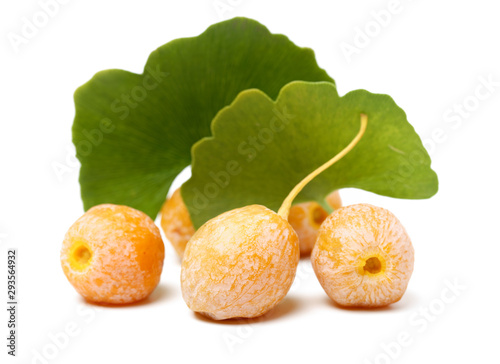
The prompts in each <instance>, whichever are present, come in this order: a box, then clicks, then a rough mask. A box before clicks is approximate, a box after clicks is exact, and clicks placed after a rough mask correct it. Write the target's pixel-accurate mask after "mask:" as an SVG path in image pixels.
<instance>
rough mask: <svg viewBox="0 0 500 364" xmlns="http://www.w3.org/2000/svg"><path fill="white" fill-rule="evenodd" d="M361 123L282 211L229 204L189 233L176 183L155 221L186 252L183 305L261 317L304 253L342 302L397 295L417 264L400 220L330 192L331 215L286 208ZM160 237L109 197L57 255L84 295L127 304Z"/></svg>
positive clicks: (157, 255) (157, 254) (151, 268)
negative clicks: (347, 202)
mask: <svg viewBox="0 0 500 364" xmlns="http://www.w3.org/2000/svg"><path fill="white" fill-rule="evenodd" d="M366 126H367V117H366V115H363V114H362V115H361V129H360V131H359V133H358V134H357V135H356V137H355V138H354V139H353V140H352V141H351V143H350V144H349V145H348V146H346V147H345V148H344V149H343V150H342V151H341V152H340V153H339V154H337V155H336V156H335V157H334V158H332V159H331V160H329V161H328V162H326V163H325V164H323V165H322V166H320V167H319V168H318V169H316V170H315V171H313V172H312V173H310V174H309V175H308V176H306V177H305V178H304V179H303V180H302V181H301V182H300V183H299V184H297V185H296V186H295V188H293V189H292V191H290V193H289V195H288V196H287V197H286V199H285V200H284V201H283V204H282V205H281V207H280V209H279V210H278V212H274V211H272V210H270V209H268V208H266V207H264V206H261V205H250V206H245V207H241V208H237V209H234V210H230V211H227V212H225V213H223V214H221V215H219V216H217V217H215V218H213V219H211V220H209V221H207V222H206V223H205V224H203V225H202V226H201V227H200V228H199V229H198V230H197V231H195V229H194V227H193V224H192V222H191V219H190V216H189V212H188V210H187V208H186V206H185V204H184V202H183V200H182V197H181V194H180V191H179V190H177V191H175V192H174V194H173V195H172V197H171V198H170V199H169V200H168V201H167V202H166V203H165V205H164V207H163V209H162V220H161V225H162V228H163V230H164V231H165V234H166V235H167V237H168V238H169V240H171V243H172V245H173V246H174V248H175V250H176V252H177V254H178V255H179V256H180V257H181V258H182V266H181V290H182V296H183V298H184V300H185V302H186V304H187V306H188V307H189V308H190V309H191V310H193V311H195V312H197V313H200V314H203V315H206V316H208V317H210V318H212V319H215V320H224V319H230V318H239V317H246V318H251V317H257V316H261V315H263V314H265V313H266V312H268V311H269V310H271V309H272V308H274V307H275V306H276V305H277V304H278V303H279V302H281V301H282V300H283V298H284V297H285V296H286V294H287V292H288V291H289V289H290V287H291V285H292V283H293V281H294V277H295V274H296V270H297V266H298V263H299V258H300V255H301V254H302V255H304V254H308V253H310V251H311V250H312V255H311V262H312V265H313V268H314V271H315V273H316V276H317V277H318V280H319V281H320V283H321V285H322V287H323V288H324V290H325V291H326V293H327V294H328V296H329V297H330V298H331V299H332V300H333V301H334V302H336V303H337V304H339V305H342V306H361V307H380V306H385V305H388V304H391V303H394V302H397V301H398V300H399V299H400V298H401V297H402V295H403V293H404V292H405V290H406V287H407V285H408V281H409V279H410V276H411V273H412V271H413V259H414V258H413V247H412V244H411V241H410V238H409V237H408V234H407V233H406V230H405V229H404V227H403V226H402V225H401V223H400V222H399V220H398V219H397V218H396V217H395V216H394V215H393V214H392V213H390V212H389V211H387V210H385V209H383V208H380V207H375V206H371V205H367V204H359V205H351V206H347V207H341V201H340V197H339V195H338V192H334V193H332V194H331V195H330V196H328V199H327V201H328V204H329V205H330V206H331V207H332V208H333V209H334V212H333V213H332V214H330V215H328V213H327V212H326V211H325V210H324V209H323V208H322V207H321V206H320V205H319V204H317V203H315V202H310V203H304V204H297V205H295V206H292V202H293V200H294V199H295V197H296V196H297V195H298V194H299V193H300V191H301V190H302V189H303V188H304V186H305V185H306V184H307V183H309V182H310V181H311V180H312V179H313V178H315V177H316V176H317V175H318V174H320V173H321V172H322V171H324V170H325V169H327V168H328V167H330V166H331V165H333V164H334V163H336V162H337V161H338V160H340V159H341V158H342V157H343V156H345V155H346V154H347V153H348V152H349V151H350V150H351V149H353V148H354V147H355V145H356V144H357V143H358V142H359V140H360V139H361V137H362V136H363V134H364V132H365V130H366ZM164 255H165V254H164V245H163V241H162V238H161V236H160V233H159V230H158V228H157V227H156V226H155V225H154V222H153V221H152V220H151V219H150V218H149V217H148V216H147V215H145V214H144V213H142V212H140V211H137V210H135V209H133V208H130V207H127V206H117V205H112V204H105V205H99V206H96V207H93V208H91V209H90V210H89V211H87V212H86V213H85V214H84V215H83V216H82V217H81V218H80V219H78V220H77V221H76V222H75V223H74V224H73V226H72V227H71V228H70V229H69V231H68V232H67V234H66V236H65V239H64V242H63V248H62V251H61V263H62V267H63V270H64V273H65V274H66V276H67V278H68V280H69V281H70V282H71V284H72V285H73V286H74V287H75V289H76V290H77V291H78V292H79V293H80V294H81V295H82V296H83V297H85V298H86V299H87V300H89V301H93V302H98V303H109V304H125V303H131V302H135V301H138V300H141V299H144V298H146V297H147V296H148V295H150V294H151V292H152V291H153V290H154V289H155V287H156V286H157V285H158V283H159V280H160V275H161V272H162V268H163V260H164Z"/></svg>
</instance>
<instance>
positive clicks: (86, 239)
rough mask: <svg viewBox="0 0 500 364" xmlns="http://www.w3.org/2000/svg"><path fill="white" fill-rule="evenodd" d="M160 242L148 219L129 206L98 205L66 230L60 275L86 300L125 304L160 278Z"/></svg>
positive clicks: (146, 293) (143, 294) (162, 249)
mask: <svg viewBox="0 0 500 364" xmlns="http://www.w3.org/2000/svg"><path fill="white" fill-rule="evenodd" d="M164 257H165V247H164V245H163V241H162V238H161V235H160V231H159V230H158V228H157V227H156V225H155V224H154V222H153V220H151V218H149V217H148V216H147V215H146V214H144V213H143V212H141V211H138V210H135V209H133V208H131V207H128V206H119V205H112V204H103V205H98V206H95V207H93V208H91V209H90V210H88V211H87V212H86V213H85V214H84V215H83V216H82V217H80V218H79V219H78V220H77V221H76V222H75V223H74V224H73V225H72V226H71V227H70V229H69V230H68V232H67V233H66V236H65V238H64V242H63V246H62V250H61V265H62V268H63V271H64V274H65V275H66V277H67V278H68V280H69V281H70V283H71V284H72V285H73V287H74V288H75V289H76V291H77V292H78V293H80V294H81V295H82V296H83V297H84V298H85V299H87V300H88V301H92V302H96V303H106V304H126V303H132V302H136V301H139V300H142V299H144V298H146V297H147V296H149V294H150V293H151V292H153V290H154V289H155V288H156V286H157V285H158V283H159V281H160V275H161V272H162V269H163V259H164Z"/></svg>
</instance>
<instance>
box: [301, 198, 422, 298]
mask: <svg viewBox="0 0 500 364" xmlns="http://www.w3.org/2000/svg"><path fill="white" fill-rule="evenodd" d="M311 262H312V266H313V268H314V272H315V273H316V276H317V277H318V280H319V282H320V283H321V286H322V287H323V289H324V290H325V291H326V293H327V295H328V296H329V297H330V298H331V299H332V300H333V301H334V302H336V303H337V304H339V305H341V306H354V307H381V306H386V305H389V304H391V303H394V302H397V301H399V300H400V299H401V297H402V296H403V294H404V293H405V291H406V288H407V286H408V282H409V280H410V277H411V274H412V272H413V262H414V250H413V246H412V243H411V240H410V237H409V236H408V233H407V232H406V230H405V228H404V227H403V225H402V224H401V222H400V221H399V220H398V219H397V218H396V216H394V215H393V214H392V213H391V212H389V211H388V210H386V209H384V208H381V207H376V206H371V205H368V204H357V205H351V206H346V207H342V208H340V209H338V210H336V211H334V212H333V213H332V214H331V215H330V216H328V218H326V220H325V221H324V222H323V224H322V225H321V228H320V230H319V234H318V240H317V242H316V245H315V246H314V249H313V252H312V255H311Z"/></svg>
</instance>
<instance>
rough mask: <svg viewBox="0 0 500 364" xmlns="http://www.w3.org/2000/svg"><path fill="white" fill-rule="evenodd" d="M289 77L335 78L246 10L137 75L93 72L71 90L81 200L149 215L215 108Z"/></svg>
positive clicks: (155, 56)
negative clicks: (108, 204) (248, 16)
mask: <svg viewBox="0 0 500 364" xmlns="http://www.w3.org/2000/svg"><path fill="white" fill-rule="evenodd" d="M294 80H304V81H328V82H333V80H332V79H331V78H330V77H329V76H328V75H327V74H326V72H325V71H324V70H322V69H320V68H319V67H318V65H317V63H316V61H315V58H314V53H313V52H312V50H310V49H307V48H299V47H297V46H296V45H294V44H293V43H292V42H291V41H290V40H289V39H288V38H287V37H285V36H283V35H275V34H271V33H270V32H269V31H268V30H267V29H266V28H265V27H264V26H263V25H261V24H259V23H258V22H256V21H254V20H250V19H245V18H235V19H232V20H228V21H225V22H222V23H218V24H215V25H213V26H211V27H209V28H208V29H207V30H206V31H205V32H204V33H203V34H201V35H199V36H197V37H193V38H185V39H177V40H174V41H172V42H170V43H167V44H165V45H164V46H162V47H160V48H158V49H157V50H155V51H154V52H153V53H151V55H150V57H149V59H148V61H147V63H146V66H145V69H144V73H143V74H140V75H139V74H134V73H130V72H126V71H122V70H107V71H103V72H99V73H97V74H96V75H95V76H94V77H93V78H92V79H91V80H90V81H89V82H88V83H86V84H85V85H83V86H81V87H80V88H79V89H78V90H77V91H76V92H75V107H76V116H75V120H74V124H73V142H74V144H75V146H76V150H77V157H78V159H79V160H80V162H81V165H82V166H81V170H80V185H81V193H82V199H83V202H84V208H85V209H88V208H90V207H92V206H94V205H97V204H101V203H116V204H124V205H128V206H131V207H135V208H137V209H139V210H142V211H144V212H145V213H147V214H148V215H149V216H151V217H153V218H154V217H155V216H156V214H157V212H158V210H159V209H160V207H161V205H162V203H163V202H164V201H165V196H166V194H167V192H168V189H169V187H170V185H171V183H172V181H173V180H174V178H175V177H176V176H177V175H178V174H179V173H180V172H181V171H182V170H183V169H184V168H185V167H186V166H188V165H189V164H190V163H191V146H192V145H193V144H194V143H195V142H197V141H198V140H200V139H201V138H203V137H206V136H208V135H210V123H211V121H212V119H213V117H214V116H215V115H216V113H217V112H218V111H219V110H220V109H221V108H223V107H224V106H226V105H229V104H230V103H231V102H232V101H233V99H234V98H235V97H236V96H237V95H238V93H240V92H241V91H243V90H246V89H250V88H257V89H260V90H262V91H263V92H265V93H266V94H268V95H270V96H271V97H276V96H277V95H278V92H279V90H280V89H281V87H283V86H284V85H285V84H287V83H289V82H291V81H294Z"/></svg>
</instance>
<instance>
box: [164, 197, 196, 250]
mask: <svg viewBox="0 0 500 364" xmlns="http://www.w3.org/2000/svg"><path fill="white" fill-rule="evenodd" d="M161 228H162V230H163V232H164V233H165V236H166V237H167V239H168V241H170V244H172V246H173V247H174V249H175V252H176V253H177V255H178V256H179V257H180V258H181V259H182V256H183V255H184V250H185V249H186V244H187V243H188V241H189V239H191V237H192V236H193V234H194V231H195V230H194V226H193V223H192V221H191V217H190V216H189V211H188V209H187V207H186V205H185V204H184V201H183V200H182V195H181V190H180V188H178V189H177V190H175V192H174V193H173V194H172V196H171V197H170V198H169V199H168V200H167V201H165V203H164V204H163V207H162V208H161Z"/></svg>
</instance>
